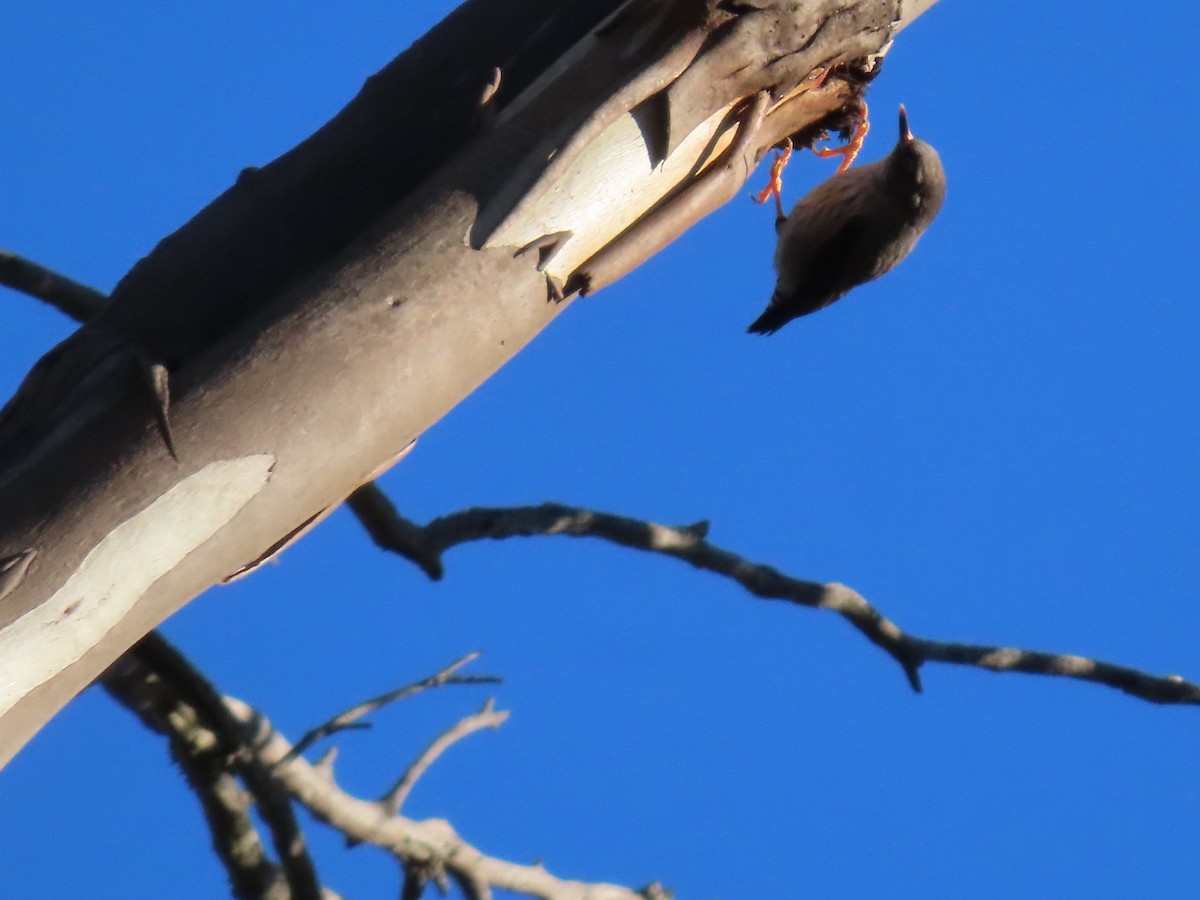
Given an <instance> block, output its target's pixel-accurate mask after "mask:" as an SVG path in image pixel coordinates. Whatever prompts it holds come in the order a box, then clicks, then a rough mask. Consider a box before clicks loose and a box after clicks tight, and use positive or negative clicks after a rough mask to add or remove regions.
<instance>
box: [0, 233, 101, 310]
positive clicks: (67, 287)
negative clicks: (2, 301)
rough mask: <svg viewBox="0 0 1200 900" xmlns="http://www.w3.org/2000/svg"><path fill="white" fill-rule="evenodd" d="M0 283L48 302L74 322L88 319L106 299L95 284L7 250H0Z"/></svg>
mask: <svg viewBox="0 0 1200 900" xmlns="http://www.w3.org/2000/svg"><path fill="white" fill-rule="evenodd" d="M0 284H2V285H4V286H5V287H10V288H12V289H13V290H14V291H20V292H21V293H23V294H28V295H29V296H30V297H36V298H37V299H38V300H42V301H44V302H46V303H49V304H50V305H51V306H53V307H54V308H55V309H57V310H58V311H59V312H61V313H64V314H66V315H68V316H70V317H71V318H72V319H74V320H75V321H77V322H83V321H85V320H87V319H90V318H91V317H92V316H94V315H95V314H96V313H97V312H99V311H100V308H101V307H102V306H103V305H104V304H105V303H106V302H107V301H108V297H106V296H105V295H104V294H102V293H101V292H100V291H98V290H96V289H95V288H90V287H88V286H87V285H86V284H80V283H79V282H78V281H72V280H71V279H70V278H67V277H66V276H65V275H59V274H58V273H57V272H52V271H51V270H50V269H47V268H46V267H45V266H39V265H38V264H37V263H35V262H33V261H31V260H28V259H26V258H25V257H23V256H18V255H17V254H15V253H10V252H8V251H7V250H0Z"/></svg>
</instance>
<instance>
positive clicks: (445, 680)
mask: <svg viewBox="0 0 1200 900" xmlns="http://www.w3.org/2000/svg"><path fill="white" fill-rule="evenodd" d="M479 656H480V653H479V651H476V652H474V653H468V654H467V655H466V656H464V657H462V658H461V659H457V660H455V661H454V662H452V663H450V665H448V666H446V668H444V669H442V670H441V671H440V672H437V673H435V674H433V675H430V676H429V677H428V678H422V679H421V680H420V681H416V682H413V683H412V684H407V685H405V686H404V687H401V688H397V689H396V690H394V691H388V692H387V693H386V694H380V695H379V696H377V697H372V698H371V699H370V700H364V701H363V702H362V703H358V704H355V705H354V706H352V707H350V708H349V709H347V710H345V711H343V712H340V713H338V714H337V715H336V716H334V717H333V718H332V719H329V720H327V721H325V722H322V723H321V724H320V725H318V726H316V727H315V728H311V729H309V730H308V731H306V732H305V733H304V736H303V737H302V738H300V740H298V741H296V745H295V746H294V747H293V748H292V750H291V753H292V757H295V756H299V755H300V754H301V753H303V752H304V751H305V750H307V749H308V748H309V747H311V746H312V745H313V744H315V743H316V742H317V741H319V740H321V739H322V738H325V737H328V736H329V735H331V734H336V733H337V732H339V731H345V730H347V729H350V728H370V727H371V726H370V725H369V724H368V723H359V722H358V720H359V719H361V718H362V717H363V716H366V715H369V714H370V713H373V712H375V710H377V709H379V708H380V707H383V706H387V705H388V704H389V703H395V702H397V701H398V700H404V699H406V698H408V697H412V696H413V695H415V694H419V693H421V692H422V691H425V690H428V689H429V688H436V687H442V686H443V685H447V684H500V682H501V681H502V679H501V678H500V677H499V676H496V675H455V674H454V673H455V672H457V671H458V670H459V669H461V668H462V667H463V666H465V665H467V663H470V662H473V661H474V660H476V659H478V658H479ZM290 758H291V757H289V759H290ZM282 762H288V760H287V759H285V760H282Z"/></svg>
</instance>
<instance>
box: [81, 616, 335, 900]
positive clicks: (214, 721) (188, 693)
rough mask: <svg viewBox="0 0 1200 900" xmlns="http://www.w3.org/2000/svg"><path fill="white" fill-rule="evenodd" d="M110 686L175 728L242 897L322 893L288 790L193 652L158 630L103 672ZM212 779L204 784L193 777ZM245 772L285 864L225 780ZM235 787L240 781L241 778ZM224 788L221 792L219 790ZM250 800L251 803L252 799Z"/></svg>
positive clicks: (134, 707)
mask: <svg viewBox="0 0 1200 900" xmlns="http://www.w3.org/2000/svg"><path fill="white" fill-rule="evenodd" d="M102 682H103V684H104V687H105V689H106V690H107V691H108V692H109V694H110V695H112V696H113V698H114V699H116V700H117V701H118V702H119V703H121V704H122V705H124V706H126V707H127V708H128V709H130V710H131V711H132V712H134V714H135V715H137V716H138V718H139V719H141V720H142V721H143V723H145V724H146V725H147V727H150V728H152V729H153V730H155V731H158V732H160V733H163V734H166V735H168V737H169V738H170V741H171V752H172V755H174V756H175V758H176V759H177V760H179V762H180V766H181V767H182V768H184V771H185V773H186V774H187V775H188V781H189V784H191V785H192V787H193V789H195V790H196V793H197V796H198V797H199V798H200V801H201V804H202V806H203V807H204V811H205V815H206V818H207V819H208V823H209V831H210V834H211V835H212V839H213V845H214V847H215V849H216V851H217V855H218V857H219V858H220V859H221V861H222V863H223V864H224V865H225V867H226V871H227V872H228V874H229V878H230V884H231V885H232V886H233V888H234V893H235V896H238V897H247V898H249V897H269V898H272V900H275V898H279V900H284V898H290V900H302V898H303V900H310V898H311V900H323V898H329V897H332V896H334V895H333V894H332V893H331V892H329V891H326V890H324V889H322V887H321V885H320V882H319V880H318V879H317V874H316V869H315V867H314V866H313V863H312V859H311V858H310V857H309V855H308V851H307V849H306V847H305V841H304V833H303V832H302V831H301V829H300V826H299V824H298V823H297V821H296V818H295V814H294V813H293V811H292V807H291V802H290V800H289V798H288V796H287V794H286V793H285V792H284V791H283V790H282V789H281V788H280V787H279V785H278V784H277V783H275V782H274V781H273V780H272V778H271V775H270V773H269V772H268V771H266V770H265V769H264V768H263V767H262V766H261V765H260V764H259V763H258V762H257V760H256V759H255V758H254V756H253V755H252V754H251V753H248V752H244V750H243V747H244V745H245V744H246V743H247V742H248V741H249V740H250V739H251V738H250V736H249V735H248V734H247V733H246V732H245V727H244V725H243V724H242V722H241V720H239V719H237V718H235V717H233V716H232V715H231V714H230V713H229V711H228V709H227V707H226V706H225V703H224V700H223V698H221V696H220V694H218V693H217V691H216V690H215V689H214V688H213V686H212V685H211V684H210V683H209V681H208V680H207V679H206V678H205V677H204V676H203V675H201V674H200V673H199V672H198V671H197V670H196V669H195V668H194V667H193V666H192V665H191V663H190V662H188V660H187V659H186V658H185V657H184V656H183V655H182V654H181V653H179V651H178V650H176V649H175V648H174V647H173V646H171V644H170V643H168V642H167V641H166V640H165V639H164V638H162V637H161V636H160V635H158V634H157V633H152V634H150V635H148V636H147V637H146V638H144V639H143V640H142V641H141V642H139V643H138V644H136V645H135V646H134V647H133V648H131V649H130V651H129V652H128V653H126V654H125V655H124V656H123V657H122V658H121V659H120V660H118V661H117V663H116V664H114V665H113V666H112V667H111V668H110V669H109V670H108V671H107V672H106V673H105V674H104V676H103V678H102ZM193 771H194V772H195V773H196V776H197V778H199V779H201V780H207V781H208V782H210V783H211V784H212V785H213V787H212V788H211V789H207V790H204V789H202V788H201V786H198V785H197V782H196V781H194V780H193V777H192V773H193ZM229 773H232V774H233V775H236V776H237V777H239V778H240V779H241V780H242V782H243V784H245V785H246V788H247V789H248V791H249V793H250V794H251V795H252V796H253V797H254V801H255V803H256V804H257V806H258V810H259V813H260V815H261V816H262V818H263V821H264V822H266V824H267V827H268V828H269V829H270V831H271V837H272V843H273V844H274V847H275V851H276V854H277V855H278V857H279V861H280V865H279V866H278V867H277V866H275V865H273V864H271V863H270V862H269V861H268V860H267V859H266V856H265V854H264V853H263V851H262V845H261V841H260V840H259V838H258V834H257V831H256V830H255V829H254V826H253V823H252V821H251V820H250V819H249V818H248V816H247V815H246V810H245V808H244V807H243V808H242V809H241V811H240V812H238V810H237V806H236V805H234V804H238V803H241V802H242V801H241V800H239V797H240V798H244V796H245V795H244V794H243V793H241V792H240V789H239V791H238V792H237V793H234V792H233V791H231V789H230V785H228V784H227V783H226V782H225V777H227V775H228V774H229ZM234 787H236V785H234ZM218 788H219V789H220V791H221V792H222V793H221V795H220V796H218V795H217V794H216V793H215V791H216V790H217V789H218ZM246 805H248V804H246Z"/></svg>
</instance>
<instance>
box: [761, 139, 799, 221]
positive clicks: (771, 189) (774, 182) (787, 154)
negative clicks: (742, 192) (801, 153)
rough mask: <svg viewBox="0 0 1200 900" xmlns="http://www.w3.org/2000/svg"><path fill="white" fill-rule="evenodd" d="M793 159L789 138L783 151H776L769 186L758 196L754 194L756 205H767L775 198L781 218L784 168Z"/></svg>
mask: <svg viewBox="0 0 1200 900" xmlns="http://www.w3.org/2000/svg"><path fill="white" fill-rule="evenodd" d="M791 158H792V139H791V138H787V139H786V140H785V141H784V144H783V149H782V150H780V149H778V148H777V149H776V150H775V159H774V161H773V162H772V163H771V174H770V176H769V178H768V180H767V186H766V187H765V188H763V189H762V190H761V191H759V192H758V193H757V194H752V195H751V196H752V197H753V199H754V202H755V203H766V202H767V199H768V198H770V197H774V198H775V206H776V208H777V210H778V212H779V218H781V219H782V218H783V200H782V199H780V194H782V193H783V167H784V166H786V165H787V164H788V160H789V159H791Z"/></svg>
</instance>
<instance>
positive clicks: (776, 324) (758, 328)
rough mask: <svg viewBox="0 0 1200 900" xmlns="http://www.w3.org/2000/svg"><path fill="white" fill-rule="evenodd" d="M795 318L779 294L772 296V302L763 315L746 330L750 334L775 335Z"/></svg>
mask: <svg viewBox="0 0 1200 900" xmlns="http://www.w3.org/2000/svg"><path fill="white" fill-rule="evenodd" d="M794 318H795V316H794V315H793V314H792V313H790V312H789V311H788V309H787V305H786V304H785V303H783V302H782V298H781V297H780V296H779V294H778V293H776V294H773V295H772V296H771V302H770V303H768V304H767V308H766V309H765V310H763V314H762V315H761V316H759V317H758V318H757V319H755V320H754V321H753V322H751V323H750V327H749V328H747V329H746V331H747V332H749V333H750V334H774V333H775V332H777V331H778V330H779V329H780V328H782V327H783V326H784V325H786V324H787V323H788V322H790V321H791V320H792V319H794Z"/></svg>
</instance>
